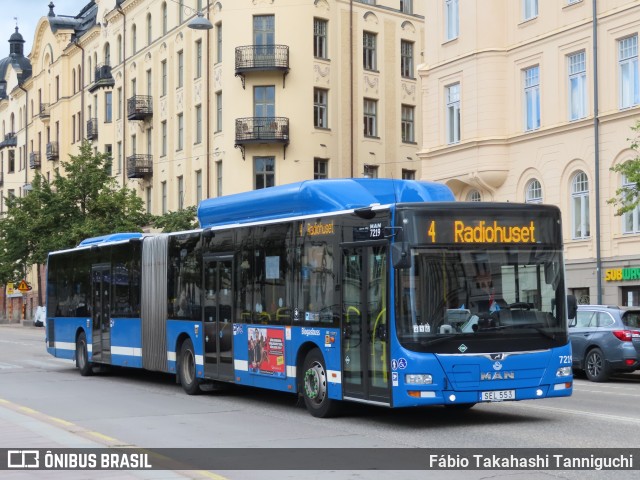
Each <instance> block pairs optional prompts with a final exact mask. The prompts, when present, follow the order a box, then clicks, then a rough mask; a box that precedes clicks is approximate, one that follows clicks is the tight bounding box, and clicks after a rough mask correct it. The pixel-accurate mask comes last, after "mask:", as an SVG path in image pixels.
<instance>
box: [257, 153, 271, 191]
mask: <svg viewBox="0 0 640 480" xmlns="http://www.w3.org/2000/svg"><path fill="white" fill-rule="evenodd" d="M254 171H255V185H254V188H255V189H256V190H259V189H261V188H268V187H273V186H274V185H275V179H276V159H275V157H255V158H254Z"/></svg>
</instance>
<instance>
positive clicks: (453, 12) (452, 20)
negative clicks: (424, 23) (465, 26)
mask: <svg viewBox="0 0 640 480" xmlns="http://www.w3.org/2000/svg"><path fill="white" fill-rule="evenodd" d="M459 8H460V6H459V5H458V0H445V21H446V24H445V38H446V39H447V40H453V39H454V38H458V31H459V29H460V14H459V11H460V10H459Z"/></svg>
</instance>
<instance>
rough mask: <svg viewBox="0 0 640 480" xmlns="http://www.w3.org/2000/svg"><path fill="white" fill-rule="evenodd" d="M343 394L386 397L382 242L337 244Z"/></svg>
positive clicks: (380, 401) (385, 402)
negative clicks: (340, 284) (339, 259)
mask: <svg viewBox="0 0 640 480" xmlns="http://www.w3.org/2000/svg"><path fill="white" fill-rule="evenodd" d="M341 283H342V312H343V318H342V349H343V350H342V366H343V388H344V397H345V398H347V399H352V400H366V401H369V402H374V403H378V404H382V405H389V404H390V402H391V390H390V385H389V376H390V375H389V364H390V362H389V345H388V342H389V340H388V339H389V333H388V332H389V326H388V322H387V245H386V244H374V245H372V244H369V245H366V246H360V245H358V246H344V247H343V250H342V282H341Z"/></svg>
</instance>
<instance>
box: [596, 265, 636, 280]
mask: <svg viewBox="0 0 640 480" xmlns="http://www.w3.org/2000/svg"><path fill="white" fill-rule="evenodd" d="M626 280H640V267H626V268H608V269H606V270H605V271H604V281H605V282H624V281H626Z"/></svg>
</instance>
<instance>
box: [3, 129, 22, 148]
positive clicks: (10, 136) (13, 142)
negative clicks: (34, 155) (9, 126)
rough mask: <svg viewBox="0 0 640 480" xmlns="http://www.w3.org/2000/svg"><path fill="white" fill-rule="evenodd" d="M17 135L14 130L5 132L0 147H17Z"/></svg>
mask: <svg viewBox="0 0 640 480" xmlns="http://www.w3.org/2000/svg"><path fill="white" fill-rule="evenodd" d="M17 146H18V137H17V136H16V134H15V133H14V132H10V133H7V134H5V136H4V140H3V141H2V142H0V148H7V147H17Z"/></svg>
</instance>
